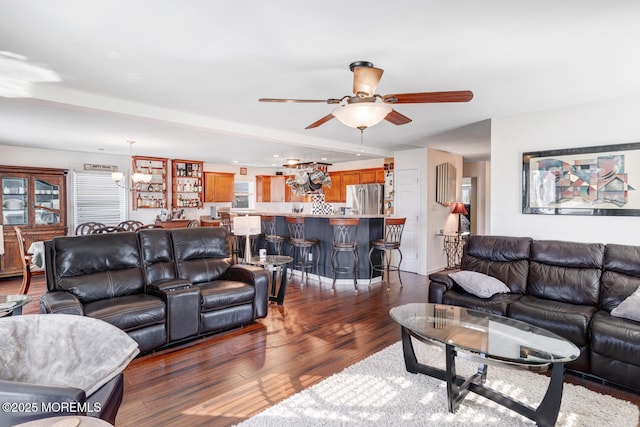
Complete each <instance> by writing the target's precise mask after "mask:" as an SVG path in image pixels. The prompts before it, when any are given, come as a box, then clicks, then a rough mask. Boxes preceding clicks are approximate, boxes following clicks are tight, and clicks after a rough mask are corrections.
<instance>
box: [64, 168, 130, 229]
mask: <svg viewBox="0 0 640 427" xmlns="http://www.w3.org/2000/svg"><path fill="white" fill-rule="evenodd" d="M127 194H128V192H127V190H125V189H124V188H121V187H118V186H117V185H116V184H115V182H113V180H112V179H111V174H110V173H105V172H86V171H74V172H73V206H74V210H73V222H74V225H73V228H74V229H75V228H76V227H77V226H78V224H82V223H83V222H90V221H94V222H101V223H103V224H106V225H117V224H119V223H120V222H122V221H124V220H126V219H127Z"/></svg>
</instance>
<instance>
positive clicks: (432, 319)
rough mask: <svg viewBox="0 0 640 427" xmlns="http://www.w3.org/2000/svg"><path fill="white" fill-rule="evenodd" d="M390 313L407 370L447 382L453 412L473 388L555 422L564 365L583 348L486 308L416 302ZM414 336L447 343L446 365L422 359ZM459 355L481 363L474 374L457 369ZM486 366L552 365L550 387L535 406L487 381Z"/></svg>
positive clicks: (530, 367)
mask: <svg viewBox="0 0 640 427" xmlns="http://www.w3.org/2000/svg"><path fill="white" fill-rule="evenodd" d="M390 314H391V317H392V318H393V320H395V321H396V322H397V323H399V324H400V326H401V328H402V348H403V352H404V361H405V366H406V368H407V371H409V372H411V373H414V374H416V373H421V374H425V375H429V376H432V377H434V378H438V379H440V380H442V381H446V383H447V400H448V403H449V411H450V412H455V411H456V410H457V408H458V406H459V404H460V402H462V400H464V398H465V396H466V395H467V393H468V392H469V391H472V392H474V393H476V394H479V395H481V396H484V397H486V398H487V399H490V400H492V401H494V402H496V403H498V404H500V405H502V406H505V407H507V408H509V409H511V410H513V411H516V412H517V413H519V414H520V415H523V416H525V417H527V418H529V419H531V420H534V421H535V422H536V423H537V425H539V426H553V425H555V422H556V420H557V418H558V411H559V410H560V401H561V399H562V388H563V381H564V364H565V363H566V362H570V361H572V360H575V359H576V358H577V357H578V356H579V355H580V350H579V349H578V347H576V346H575V345H574V344H573V343H572V342H570V341H568V340H566V339H564V338H562V337H560V336H558V335H556V334H554V333H552V332H549V331H547V330H546V329H542V328H538V327H536V326H533V325H529V324H528V323H525V322H521V321H518V320H515V319H509V318H507V317H502V316H496V315H493V314H490V313H486V312H483V311H477V310H472V309H468V308H464V307H456V306H451V305H443V304H425V303H413V304H406V305H402V306H399V307H394V308H392V309H391V311H390ZM411 337H414V338H415V339H417V340H418V341H421V342H424V343H427V344H436V345H441V346H444V350H445V363H446V365H445V366H446V368H445V369H444V370H442V369H439V368H434V367H433V366H428V365H426V364H423V363H420V362H418V360H417V358H416V354H415V351H414V348H413V343H412V340H411ZM456 357H459V358H464V359H471V360H473V361H476V362H478V363H479V365H478V370H477V373H475V374H474V375H472V376H470V377H468V378H467V377H463V376H459V375H457V374H456V365H455V361H456ZM487 365H508V366H511V367H516V368H521V369H528V370H532V371H537V372H544V371H546V370H548V369H551V379H550V381H549V386H548V389H547V392H546V394H545V396H544V398H543V399H542V401H541V402H540V404H539V406H538V407H537V408H532V407H530V406H528V405H525V404H523V403H521V402H518V401H517V400H515V399H513V398H511V397H509V396H507V395H505V394H503V393H500V392H497V391H495V390H492V389H491V388H489V387H487V386H485V385H484V383H485V380H486V376H487Z"/></svg>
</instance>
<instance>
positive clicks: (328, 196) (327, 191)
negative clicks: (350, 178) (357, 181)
mask: <svg viewBox="0 0 640 427" xmlns="http://www.w3.org/2000/svg"><path fill="white" fill-rule="evenodd" d="M329 177H331V188H327V187H326V186H325V187H324V200H325V202H328V203H330V202H336V203H339V202H342V191H343V190H342V172H329Z"/></svg>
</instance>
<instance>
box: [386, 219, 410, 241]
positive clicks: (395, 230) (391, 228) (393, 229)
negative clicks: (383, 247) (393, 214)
mask: <svg viewBox="0 0 640 427" xmlns="http://www.w3.org/2000/svg"><path fill="white" fill-rule="evenodd" d="M405 222H407V218H385V220H384V241H385V243H387V244H397V245H400V239H402V231H403V230H404V224H405Z"/></svg>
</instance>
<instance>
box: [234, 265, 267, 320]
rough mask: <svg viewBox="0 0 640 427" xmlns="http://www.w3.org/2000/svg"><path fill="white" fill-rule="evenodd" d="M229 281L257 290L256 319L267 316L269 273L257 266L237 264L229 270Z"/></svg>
mask: <svg viewBox="0 0 640 427" xmlns="http://www.w3.org/2000/svg"><path fill="white" fill-rule="evenodd" d="M227 279H228V280H235V281H238V282H243V283H248V284H250V285H253V287H255V288H256V296H255V300H254V306H255V310H256V312H255V313H254V315H255V318H256V319H258V318H261V317H265V316H266V315H267V306H268V305H269V273H267V271H266V270H265V269H264V268H262V267H258V266H256V265H247V264H235V265H232V266H231V267H229V269H228V270H227Z"/></svg>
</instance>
